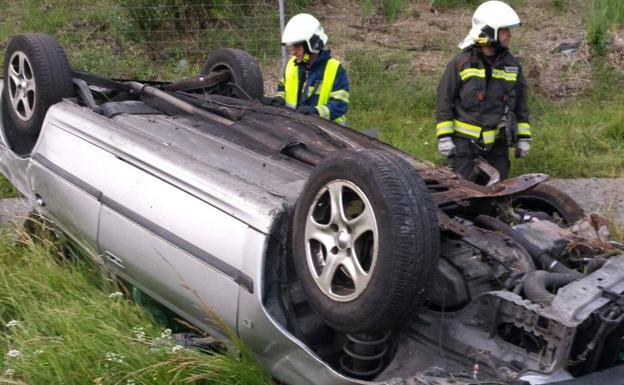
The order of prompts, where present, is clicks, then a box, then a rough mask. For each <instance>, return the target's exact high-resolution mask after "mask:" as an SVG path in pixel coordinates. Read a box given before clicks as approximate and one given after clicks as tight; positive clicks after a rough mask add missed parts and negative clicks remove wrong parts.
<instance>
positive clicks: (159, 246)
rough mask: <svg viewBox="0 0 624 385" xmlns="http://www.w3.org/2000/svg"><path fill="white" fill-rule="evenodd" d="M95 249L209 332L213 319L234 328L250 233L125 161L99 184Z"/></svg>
mask: <svg viewBox="0 0 624 385" xmlns="http://www.w3.org/2000/svg"><path fill="white" fill-rule="evenodd" d="M101 183H102V184H103V187H102V190H103V191H102V192H103V194H102V198H101V201H102V209H101V217H100V229H99V234H98V237H99V246H100V249H101V251H102V253H103V254H104V256H105V260H107V261H109V262H110V263H111V266H112V267H113V268H114V269H115V270H116V271H117V272H118V273H119V274H121V275H122V276H124V277H126V278H127V279H128V280H129V281H131V283H133V284H135V285H136V286H138V287H139V288H141V289H142V290H144V291H145V292H146V293H147V294H149V295H150V296H152V297H154V298H156V299H157V300H159V301H160V302H163V303H165V304H166V305H167V306H169V307H170V308H172V310H174V311H176V312H178V313H179V314H181V315H182V316H184V317H186V318H189V319H190V320H191V321H194V322H196V323H198V324H200V325H203V326H206V327H209V326H210V323H209V322H208V319H209V318H210V315H211V312H213V311H216V312H217V313H218V314H219V315H220V317H221V318H222V319H223V320H224V321H226V322H227V323H228V324H230V325H231V326H233V327H235V326H236V318H237V317H236V316H237V306H238V303H237V302H238V290H239V287H243V288H245V289H246V290H250V291H252V290H253V284H252V283H251V280H250V279H249V278H247V277H246V276H245V275H244V274H242V273H241V272H240V270H239V269H240V267H241V264H242V256H243V254H244V248H245V244H246V238H247V237H248V236H249V229H248V226H247V225H245V224H244V223H242V222H240V221H238V220H236V219H234V218H233V217H231V216H229V215H228V214H226V213H224V212H222V211H220V210H218V209H216V208H215V207H213V206H211V205H209V204H207V203H206V202H204V201H202V200H201V199H200V198H198V197H196V196H194V195H192V194H190V193H188V192H186V191H183V190H182V189H180V188H178V187H177V186H175V185H174V184H172V183H169V182H167V181H166V180H164V179H163V178H161V177H159V176H157V175H155V174H153V173H151V172H149V171H147V170H146V169H145V168H142V167H139V166H137V165H134V164H132V163H130V162H127V161H125V160H123V159H122V158H119V157H118V158H116V159H115V160H114V161H113V162H111V163H109V165H108V167H107V170H106V172H105V174H104V175H102V177H101Z"/></svg>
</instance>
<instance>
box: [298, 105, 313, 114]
mask: <svg viewBox="0 0 624 385" xmlns="http://www.w3.org/2000/svg"><path fill="white" fill-rule="evenodd" d="M297 112H298V113H300V114H304V115H318V111H317V110H316V107H313V106H307V105H302V106H299V107H297Z"/></svg>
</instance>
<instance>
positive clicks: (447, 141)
mask: <svg viewBox="0 0 624 385" xmlns="http://www.w3.org/2000/svg"><path fill="white" fill-rule="evenodd" d="M438 152H439V153H440V154H442V155H443V156H446V157H449V156H452V155H453V154H454V153H455V143H453V138H451V137H450V136H443V137H441V138H439V139H438Z"/></svg>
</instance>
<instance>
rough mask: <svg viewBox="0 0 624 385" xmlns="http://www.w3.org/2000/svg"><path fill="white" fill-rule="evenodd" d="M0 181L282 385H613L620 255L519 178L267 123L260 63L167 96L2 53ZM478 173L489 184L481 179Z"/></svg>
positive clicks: (623, 376) (620, 376)
mask: <svg viewBox="0 0 624 385" xmlns="http://www.w3.org/2000/svg"><path fill="white" fill-rule="evenodd" d="M1 88H2V93H1V95H2V104H1V105H2V130H1V133H2V137H1V143H0V171H2V173H3V174H4V175H6V176H7V177H8V178H9V179H10V180H11V182H12V183H13V184H14V185H15V186H16V187H17V188H18V189H19V191H20V192H21V193H22V194H23V195H24V196H25V197H26V198H27V199H28V200H29V202H31V204H32V206H33V209H34V210H35V211H36V212H37V213H39V214H40V215H42V216H44V217H45V218H48V219H49V220H50V221H52V222H53V223H54V225H55V226H56V227H58V228H59V229H61V230H62V231H63V232H64V233H65V234H66V235H67V236H68V237H69V238H70V239H71V240H72V241H73V242H74V243H75V244H77V245H79V246H80V247H81V248H82V249H84V250H85V251H87V252H88V254H89V255H91V256H92V257H93V258H95V259H96V260H97V261H99V262H100V263H102V264H104V265H107V266H108V267H109V268H110V269H112V270H113V271H114V272H115V273H116V274H117V275H119V276H120V277H122V278H123V279H124V280H126V281H128V282H130V283H131V284H132V285H135V286H136V287H138V288H140V289H141V290H142V291H144V292H146V293H147V294H149V295H150V296H151V297H153V298H155V299H156V300H157V301H159V302H160V303H162V304H163V305H165V306H166V307H168V308H169V309H171V310H172V311H174V312H175V313H177V314H179V315H180V316H182V317H184V318H185V319H187V320H189V321H190V322H191V323H193V324H195V325H196V326H198V327H199V328H201V329H203V330H205V331H207V332H210V333H213V334H216V335H219V333H220V332H219V330H215V329H214V324H213V323H211V322H210V320H209V319H208V318H207V314H206V312H205V308H204V306H203V303H207V304H209V305H210V306H211V307H212V308H213V309H214V310H215V311H216V312H217V313H218V314H219V316H220V317H221V318H223V320H225V321H226V322H227V323H228V324H229V325H230V326H231V327H232V328H233V329H234V330H236V331H237V333H238V335H239V336H240V338H241V339H242V340H243V341H244V342H245V343H246V344H247V345H249V346H250V347H251V348H252V349H253V350H254V351H255V352H256V354H257V356H258V358H259V360H260V362H261V363H262V364H263V365H264V366H265V367H266V369H267V370H268V371H270V373H271V374H272V375H273V376H274V378H275V379H277V380H278V381H280V382H283V383H287V384H297V385H299V384H345V385H346V384H374V383H377V384H427V385H430V384H431V385H433V384H440V385H441V384H523V383H531V384H541V383H559V384H566V385H572V384H574V385H581V384H590V383H605V384H624V365H621V364H622V363H623V361H624V340H623V337H624V324H623V320H624V296H623V295H622V293H624V252H622V251H621V249H620V248H621V246H622V245H621V244H620V243H618V242H615V241H613V240H610V239H609V238H608V227H607V223H606V221H605V220H604V219H603V218H601V217H599V216H596V215H592V216H589V217H586V216H585V214H584V213H583V211H582V210H581V209H580V207H579V206H578V205H577V204H576V203H575V202H574V201H573V200H571V199H570V198H569V197H568V196H566V195H565V194H563V193H561V192H559V191H557V190H555V189H553V188H552V187H550V186H548V185H545V184H543V183H542V182H543V181H545V180H546V179H547V176H545V175H542V174H532V175H525V176H521V177H518V178H514V179H510V180H506V181H502V182H498V183H492V184H491V185H489V186H480V185H476V184H472V183H469V182H466V181H464V180H461V179H458V178H457V177H456V176H455V175H454V174H453V173H452V172H450V171H449V170H448V169H446V168H435V167H433V166H432V165H431V164H429V163H428V162H424V161H419V160H417V159H414V158H412V157H411V156H409V155H407V154H405V153H402V152H401V151H399V150H397V149H395V148H392V147H390V146H388V145H385V144H383V143H381V142H379V141H377V140H376V139H374V138H370V137H368V136H365V135H363V134H360V133H358V132H356V131H353V130H351V129H348V128H345V127H342V126H339V125H336V124H334V123H332V122H328V121H325V120H322V119H320V118H317V117H310V116H303V115H299V114H297V113H295V112H294V111H291V110H286V109H280V108H276V107H270V106H263V105H262V104H260V103H259V102H257V99H258V98H259V97H260V96H262V90H263V85H262V76H261V74H260V71H259V68H258V65H257V64H256V62H255V61H254V60H253V58H251V57H250V56H249V55H247V54H246V53H244V52H243V51H240V50H234V49H221V50H217V51H215V52H214V53H212V54H211V55H210V56H209V57H208V59H207V62H206V65H205V67H204V70H203V74H202V75H200V76H198V77H196V78H193V79H186V80H183V81H180V82H176V83H165V82H138V81H131V80H111V79H105V78H101V77H98V76H95V75H92V74H88V73H84V72H81V71H77V70H73V69H72V68H71V67H70V65H69V64H68V61H67V58H66V56H65V54H64V52H63V49H62V48H61V47H60V46H59V45H58V43H57V42H56V41H55V40H54V39H53V38H51V37H50V36H47V35H40V34H29V35H18V36H16V37H14V38H13V39H12V40H11V42H10V44H9V46H8V48H7V52H6V57H5V65H4V79H3V83H2V86H1ZM483 169H484V170H485V171H487V167H486V166H483Z"/></svg>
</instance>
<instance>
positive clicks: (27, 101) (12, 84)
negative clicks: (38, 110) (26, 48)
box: [7, 51, 37, 121]
mask: <svg viewBox="0 0 624 385" xmlns="http://www.w3.org/2000/svg"><path fill="white" fill-rule="evenodd" d="M7 72H8V74H7V75H8V80H9V84H8V87H9V101H10V103H11V107H12V108H13V111H14V112H15V114H16V115H17V117H18V118H19V119H20V120H23V121H27V120H30V119H31V118H32V116H33V114H34V113H35V101H36V97H37V90H36V83H35V74H34V72H33V69H32V65H31V64H30V60H28V57H27V56H26V54H25V53H23V52H21V51H17V52H15V53H13V55H12V56H11V59H10V60H9V65H8V71H7Z"/></svg>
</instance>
